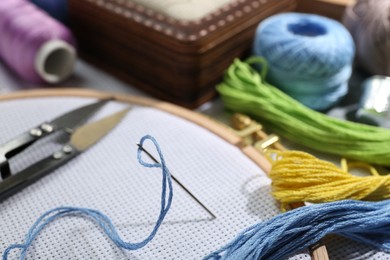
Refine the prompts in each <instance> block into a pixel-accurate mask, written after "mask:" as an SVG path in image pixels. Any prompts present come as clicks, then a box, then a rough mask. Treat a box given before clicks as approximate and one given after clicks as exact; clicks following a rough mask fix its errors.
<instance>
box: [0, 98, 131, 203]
mask: <svg viewBox="0 0 390 260" xmlns="http://www.w3.org/2000/svg"><path fill="white" fill-rule="evenodd" d="M107 101H108V100H101V101H99V102H96V103H93V104H91V105H87V106H84V107H81V108H79V109H76V110H73V111H71V112H69V113H66V114H64V115H62V116H60V117H58V118H56V119H54V120H53V121H51V122H49V123H44V124H48V125H51V126H52V128H51V131H46V132H45V130H43V129H42V128H44V127H42V125H43V124H41V125H40V126H39V127H37V128H33V129H31V130H30V131H27V132H26V133H24V134H22V135H20V136H18V137H16V138H14V139H12V140H11V141H9V142H7V143H6V144H5V145H4V146H2V147H1V149H3V150H2V151H8V153H4V154H3V155H4V157H5V155H7V156H9V157H10V155H9V154H10V153H11V155H12V156H13V155H15V154H17V153H18V152H20V151H22V150H23V149H25V148H26V147H28V146H30V145H31V144H32V143H34V142H35V141H36V140H38V139H40V138H42V137H43V136H47V135H49V134H51V133H52V132H54V131H57V130H65V131H66V132H68V133H69V136H68V139H69V140H68V142H67V143H66V144H65V145H64V146H63V147H62V148H61V149H60V150H58V151H56V152H54V153H53V154H52V155H51V156H48V157H46V158H44V159H42V160H40V161H38V162H36V163H35V164H32V165H31V166H29V167H27V168H26V169H24V170H22V171H20V172H18V173H16V174H13V175H9V176H6V178H3V181H1V182H0V201H2V200H4V199H6V198H8V197H9V196H11V195H13V194H15V193H16V192H18V191H20V190H21V189H22V188H24V187H26V186H27V185H29V184H31V183H33V182H35V181H37V180H38V179H40V178H42V177H43V176H45V175H46V174H48V173H50V172H51V171H53V170H54V169H56V168H58V167H60V166H61V165H63V164H64V163H66V162H68V161H69V160H71V159H73V158H74V157H76V156H77V155H79V154H81V153H82V152H83V151H85V150H86V149H88V148H89V147H90V146H92V145H94V144H95V143H96V142H98V141H99V140H100V139H101V138H102V137H103V136H105V135H106V134H107V133H108V132H110V131H111V130H112V129H113V128H114V127H115V126H116V125H117V124H118V123H119V122H120V121H121V119H122V118H123V117H124V116H125V115H126V114H127V112H128V110H129V109H124V110H122V111H120V112H118V113H115V114H113V115H110V116H107V117H105V118H103V119H100V120H98V121H95V122H92V123H88V124H85V125H82V126H79V127H76V125H78V124H80V123H81V122H82V121H85V120H86V119H88V117H90V116H91V115H92V114H93V113H94V112H96V111H97V110H98V109H99V108H100V107H102V106H103V105H104V104H105V103H106V102H107ZM78 113H80V114H79V115H81V118H79V116H77V114H78ZM53 122H54V123H53ZM69 127H70V128H69ZM37 130H41V134H40V135H35V134H31V132H35V131H37ZM4 147H6V148H8V149H5V148H4ZM9 148H13V149H9ZM3 162H4V160H3ZM3 165H7V167H9V165H8V162H7V161H6V163H3ZM8 170H9V168H8Z"/></svg>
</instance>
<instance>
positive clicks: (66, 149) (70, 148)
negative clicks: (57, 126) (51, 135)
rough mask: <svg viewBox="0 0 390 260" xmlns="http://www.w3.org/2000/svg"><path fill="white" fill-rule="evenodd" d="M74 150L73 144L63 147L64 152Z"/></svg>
mask: <svg viewBox="0 0 390 260" xmlns="http://www.w3.org/2000/svg"><path fill="white" fill-rule="evenodd" d="M72 150H73V148H72V146H70V145H65V146H64V147H62V151H63V152H64V153H71V152H72Z"/></svg>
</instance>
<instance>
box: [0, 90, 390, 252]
mask: <svg viewBox="0 0 390 260" xmlns="http://www.w3.org/2000/svg"><path fill="white" fill-rule="evenodd" d="M93 101H94V100H93V99H86V98H67V97H63V98H33V99H23V100H14V101H3V102H0V122H1V135H0V143H4V142H6V141H7V140H9V139H10V138H12V137H15V136H16V135H17V134H18V133H22V132H24V131H26V130H27V129H29V128H30V127H33V126H36V125H38V124H39V123H41V122H43V121H47V120H51V119H53V118H55V117H56V116H58V115H60V114H62V113H64V112H67V111H69V110H71V109H74V108H76V107H79V106H82V105H85V104H87V103H91V102H93ZM127 106H128V105H127V104H123V103H118V102H110V103H109V104H107V105H106V106H105V107H104V108H103V109H102V110H101V111H100V112H99V113H98V114H96V116H95V117H94V118H93V119H92V120H94V119H97V118H101V117H103V116H105V115H109V114H111V113H114V112H116V111H119V110H120V109H122V108H124V107H127ZM146 134H150V135H152V136H154V137H155V138H156V139H157V141H158V142H159V144H160V146H161V149H162V151H163V154H164V156H165V160H166V163H167V166H168V168H169V169H170V171H171V173H172V174H173V175H174V176H175V177H176V178H177V179H179V180H180V181H181V182H182V183H183V184H184V186H186V188H187V189H188V190H190V191H191V192H192V193H193V194H194V195H195V196H196V197H197V198H198V199H199V200H200V201H201V202H202V203H203V204H204V205H206V206H207V207H208V208H209V209H210V210H211V211H212V212H213V213H214V214H215V215H216V216H217V218H216V219H215V220H211V217H210V216H209V214H208V213H207V212H206V211H205V210H204V209H203V208H202V207H201V206H199V205H198V204H197V203H196V201H194V199H192V198H191V197H190V196H189V195H188V194H187V193H186V192H185V191H184V190H183V189H181V188H180V187H179V186H178V185H177V184H176V183H173V193H174V195H173V202H172V207H171V209H170V211H169V212H168V215H167V217H166V219H165V220H164V222H163V224H162V226H161V228H160V230H159V231H158V233H157V235H156V237H155V238H154V239H153V240H152V241H151V243H150V244H148V245H147V246H146V247H144V248H142V249H140V250H137V251H123V250H120V249H118V248H117V247H116V246H115V245H114V244H113V243H112V242H111V241H110V240H109V239H108V238H107V237H106V236H105V234H104V233H103V231H102V230H101V229H99V228H98V227H97V226H96V225H95V224H94V223H92V222H90V221H89V220H87V219H85V218H82V217H78V216H68V217H64V218H61V219H59V220H57V221H55V222H53V223H52V224H50V225H49V226H48V227H47V228H46V229H44V230H43V232H42V233H41V234H40V235H39V236H38V238H37V239H36V240H35V242H34V244H33V246H32V247H31V248H30V250H29V251H28V255H27V259H201V258H202V257H203V256H206V255H207V254H209V253H210V252H212V251H214V250H216V249H218V248H220V247H221V246H223V245H225V244H226V243H227V242H229V241H230V240H232V239H233V238H234V237H235V236H236V235H237V234H238V233H239V232H240V231H241V230H243V229H244V228H246V227H248V226H249V225H251V224H254V223H257V222H260V221H263V220H266V219H269V218H271V217H273V216H275V215H277V214H279V213H280V212H279V205H278V203H277V202H276V201H275V200H274V199H273V198H272V196H271V194H270V186H269V184H270V180H269V179H268V178H267V177H266V175H265V174H264V172H263V171H262V170H261V169H259V167H257V166H256V165H255V164H254V163H253V162H252V161H251V160H249V159H248V158H247V157H245V156H244V155H243V154H242V153H241V151H240V150H239V149H237V148H236V147H234V146H232V145H230V144H228V143H227V142H225V141H224V140H222V139H221V138H219V137H217V136H215V135H214V134H212V133H210V132H209V131H207V130H205V129H203V128H201V127H199V126H197V125H195V124H193V123H191V122H188V121H186V120H183V119H181V118H178V117H176V116H173V115H170V114H168V113H165V112H162V111H159V110H156V109H153V108H148V107H140V106H135V107H133V108H132V109H131V110H130V112H129V113H128V114H127V116H126V117H125V118H124V119H123V121H122V122H121V123H120V124H119V125H118V126H117V127H116V128H115V129H114V130H112V131H111V132H110V133H109V134H108V135H107V136H106V137H104V138H103V139H102V140H101V141H100V142H98V143H97V144H96V145H94V146H93V147H91V148H90V149H88V150H87V151H85V152H84V153H83V154H81V155H79V156H78V157H76V158H75V159H73V160H71V161H70V162H68V163H67V164H65V165H64V166H62V167H61V168H58V169H57V170H55V171H53V172H52V173H51V174H49V175H48V176H46V177H44V178H43V179H41V180H39V181H38V182H36V183H34V184H32V185H30V186H29V187H27V188H25V189H24V190H22V191H20V192H19V193H17V194H15V195H14V196H12V197H10V198H8V199H6V200H4V201H3V202H0V231H1V232H0V252H1V254H2V253H3V251H4V250H5V248H6V247H7V246H8V245H10V244H13V243H21V242H23V239H24V237H25V235H26V232H27V231H28V230H29V228H30V227H31V225H32V224H33V223H34V222H35V221H36V219H37V218H38V217H39V216H41V215H42V214H43V213H44V212H46V211H48V210H50V209H53V208H56V207H59V206H75V207H86V208H93V209H96V210H99V211H101V212H103V213H104V214H106V215H108V216H109V217H110V218H111V219H112V221H113V223H114V224H115V226H116V227H117V228H118V230H119V232H120V234H121V235H122V237H124V238H125V239H126V240H127V241H131V242H137V241H141V240H143V239H144V238H145V237H146V236H147V235H148V234H149V232H150V231H151V229H152V227H153V226H154V224H155V222H156V220H157V216H158V213H159V210H160V195H161V172H160V169H149V168H144V167H142V166H140V165H139V164H138V162H137V159H136V150H137V146H136V143H137V142H139V140H140V138H141V137H142V136H144V135H146ZM63 139H64V138H63V136H59V135H56V136H53V137H51V138H46V139H44V140H42V141H40V142H39V143H36V144H34V145H33V146H32V147H29V148H28V149H26V150H25V151H24V152H23V153H21V154H19V155H17V156H16V157H15V159H13V160H12V161H11V164H12V169H13V171H14V172H17V171H19V170H21V169H23V168H24V167H26V166H28V165H30V164H31V163H33V162H34V161H37V160H39V159H40V158H42V157H43V156H47V155H49V154H51V153H52V152H53V151H55V150H56V149H57V148H58V147H60V144H59V143H60V141H64V140H63ZM149 144H150V143H149ZM147 149H148V150H149V151H150V152H151V153H153V154H156V153H155V150H154V148H153V147H152V145H150V146H147ZM144 158H145V159H146V157H144ZM327 245H328V248H329V250H330V254H331V255H332V254H333V255H332V257H333V258H332V259H390V257H389V256H387V255H385V254H384V253H381V252H375V251H372V249H371V248H369V247H365V246H362V245H358V244H356V243H354V242H351V241H349V240H346V239H341V238H334V237H332V238H329V239H327ZM11 256H12V257H11V259H17V257H18V256H19V254H18V252H17V250H16V251H13V253H12V254H11ZM362 256H363V258H362ZM290 259H310V256H309V255H308V254H307V253H305V252H303V253H302V254H299V255H296V256H293V257H291V258H290Z"/></svg>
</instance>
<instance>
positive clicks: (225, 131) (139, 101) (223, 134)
mask: <svg viewBox="0 0 390 260" xmlns="http://www.w3.org/2000/svg"><path fill="white" fill-rule="evenodd" d="M43 97H84V98H98V99H99V98H107V97H110V98H112V99H113V100H115V101H118V102H123V103H129V104H133V105H140V106H147V107H152V108H155V109H158V110H161V111H164V112H167V113H169V114H172V115H175V116H177V117H179V118H181V119H185V120H188V121H190V122H192V123H195V124H197V125H199V126H201V127H203V128H205V129H207V130H209V131H210V132H212V133H214V134H215V135H217V136H219V137H220V138H222V139H223V140H225V141H226V142H228V143H229V144H231V145H234V146H236V147H238V148H239V149H240V150H241V151H242V153H243V154H244V155H245V156H247V157H248V158H249V159H251V160H252V161H253V162H254V163H255V164H256V165H258V166H259V167H260V168H261V169H262V170H263V171H264V172H265V173H267V174H268V173H269V171H270V169H271V164H270V162H269V161H268V160H267V159H266V158H265V157H264V156H263V155H262V154H261V153H260V152H259V150H257V149H256V148H255V147H254V146H252V145H246V144H245V143H244V142H243V139H242V137H240V136H239V135H238V134H237V133H235V132H234V131H232V129H230V128H229V127H227V126H225V125H223V124H221V123H219V122H218V121H216V120H213V119H211V118H208V117H206V116H204V115H202V114H200V113H196V112H193V111H190V110H188V109H186V108H183V107H180V106H177V105H174V104H171V103H168V102H164V101H159V100H155V99H151V98H145V97H139V96H132V95H127V94H120V93H111V92H103V91H96V90H91V89H76V88H64V89H36V90H28V91H18V92H13V93H8V94H5V95H2V96H0V102H1V101H7V100H22V99H30V98H43ZM264 135H265V134H264ZM310 251H311V254H312V259H313V260H328V259H329V257H328V253H327V250H326V247H325V246H324V245H322V244H319V245H315V246H313V247H312V248H311V250H310Z"/></svg>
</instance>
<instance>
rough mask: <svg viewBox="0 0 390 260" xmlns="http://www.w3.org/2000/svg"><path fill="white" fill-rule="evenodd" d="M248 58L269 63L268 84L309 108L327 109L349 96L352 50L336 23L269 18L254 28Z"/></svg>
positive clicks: (297, 17) (283, 16)
mask: <svg viewBox="0 0 390 260" xmlns="http://www.w3.org/2000/svg"><path fill="white" fill-rule="evenodd" d="M253 52H254V54H255V55H257V56H263V57H264V58H265V59H266V60H267V61H268V64H269V74H268V77H267V80H268V81H269V82H270V83H271V84H273V85H275V86H277V87H278V88H280V89H281V90H283V91H284V92H286V93H287V94H289V95H290V96H292V97H293V98H295V99H297V100H298V101H300V102H301V103H303V104H304V105H306V106H308V107H310V108H313V109H316V110H325V109H328V108H329V107H331V106H333V105H334V104H336V103H337V102H338V101H339V100H340V99H341V98H342V97H343V96H345V94H346V93H347V91H348V80H349V78H350V76H351V72H352V60H353V57H354V52H355V48H354V43H353V40H352V37H351V35H350V34H349V32H348V31H347V30H346V29H345V28H344V27H343V25H342V24H340V23H339V22H337V21H334V20H332V19H329V18H326V17H322V16H318V15H312V14H300V13H284V14H278V15H274V16H272V17H269V18H267V19H266V20H264V21H263V22H261V23H260V24H259V26H258V28H257V30H256V35H255V40H254V47H253Z"/></svg>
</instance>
